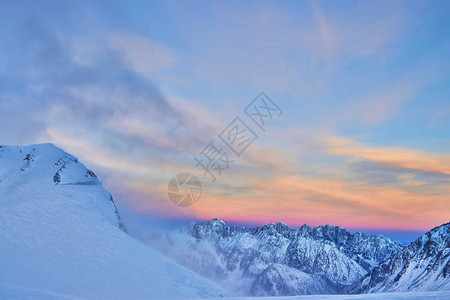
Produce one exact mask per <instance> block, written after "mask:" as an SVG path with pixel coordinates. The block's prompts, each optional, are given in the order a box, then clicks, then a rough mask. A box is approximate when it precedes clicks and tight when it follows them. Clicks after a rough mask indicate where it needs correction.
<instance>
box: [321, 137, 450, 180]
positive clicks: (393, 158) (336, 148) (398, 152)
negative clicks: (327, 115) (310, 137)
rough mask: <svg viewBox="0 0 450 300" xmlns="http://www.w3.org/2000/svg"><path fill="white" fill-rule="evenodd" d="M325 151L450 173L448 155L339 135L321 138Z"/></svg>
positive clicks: (404, 166)
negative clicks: (379, 145)
mask: <svg viewBox="0 0 450 300" xmlns="http://www.w3.org/2000/svg"><path fill="white" fill-rule="evenodd" d="M323 142H324V144H325V145H326V147H327V151H328V152H329V153H330V154H334V155H347V156H354V157H361V158H364V159H367V160H369V161H373V162H379V163H387V164H392V165H396V166H399V167H402V168H408V169H417V170H423V171H427V172H437V173H442V174H450V157H449V156H448V155H438V154H429V153H424V152H421V151H418V150H411V149H402V148H374V147H372V148H371V147H369V146H367V145H364V144H361V143H358V142H355V141H352V140H349V139H345V138H339V137H329V138H326V139H324V140H323Z"/></svg>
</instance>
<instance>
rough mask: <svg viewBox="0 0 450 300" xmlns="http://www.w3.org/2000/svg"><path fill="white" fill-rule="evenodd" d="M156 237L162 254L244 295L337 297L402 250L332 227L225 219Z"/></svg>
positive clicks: (382, 240) (386, 241) (381, 240)
mask: <svg viewBox="0 0 450 300" xmlns="http://www.w3.org/2000/svg"><path fill="white" fill-rule="evenodd" d="M153 239H156V240H157V242H154V243H153V245H154V246H155V247H156V249H157V250H158V251H160V252H161V253H164V254H165V255H167V256H168V257H170V258H171V259H172V260H174V261H176V262H177V263H179V264H181V265H184V266H186V267H188V268H190V269H192V270H194V271H196V272H197V273H199V274H201V275H203V276H205V277H207V278H209V279H211V280H213V281H215V282H216V283H218V284H219V285H221V286H223V287H224V288H225V289H226V290H227V291H228V292H229V293H230V294H232V295H240V296H241V295H251V296H281V295H305V294H335V293H338V292H339V291H341V290H342V289H343V288H344V287H346V286H349V285H351V284H352V283H354V282H357V281H359V280H361V279H362V278H363V277H364V276H365V275H366V273H367V272H368V271H370V270H371V269H372V268H373V267H374V266H376V265H378V264H379V263H380V262H382V261H384V260H385V259H387V258H389V257H391V256H392V255H393V254H395V253H397V252H398V251H400V250H401V249H402V247H401V246H400V245H399V244H397V243H395V242H393V241H391V240H390V239H388V238H385V237H383V236H379V235H378V236H367V235H365V234H362V233H355V234H352V233H350V232H348V231H346V230H345V229H343V228H341V227H337V226H331V225H326V226H319V227H315V228H310V227H308V226H307V225H303V226H302V227H301V228H299V229H292V228H289V226H287V225H286V224H283V223H274V224H269V225H265V226H261V227H257V228H246V227H235V226H228V225H227V224H225V222H223V221H221V220H219V219H213V220H210V221H208V222H206V223H204V224H190V225H189V226H187V227H184V228H182V229H181V230H179V231H177V232H170V233H164V234H161V235H159V236H157V237H153Z"/></svg>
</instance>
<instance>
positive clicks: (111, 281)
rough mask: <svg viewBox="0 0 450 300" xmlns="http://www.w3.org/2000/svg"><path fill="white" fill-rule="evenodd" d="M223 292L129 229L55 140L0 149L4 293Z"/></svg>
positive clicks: (167, 295) (120, 295)
mask: <svg viewBox="0 0 450 300" xmlns="http://www.w3.org/2000/svg"><path fill="white" fill-rule="evenodd" d="M221 295H224V291H223V290H222V289H220V288H219V287H217V286H216V285H214V284H213V283H211V282H210V281H208V280H206V279H204V278H202V277H200V276H198V275H196V274H195V273H194V272H192V271H190V270H188V269H185V268H183V267H180V266H178V265H176V264H174V263H172V262H171V261H169V260H168V259H166V258H165V257H163V256H162V255H160V254H158V253H156V252H154V251H153V250H151V249H150V248H149V247H148V246H146V245H144V244H142V243H140V242H138V241H136V240H135V239H133V238H131V237H130V236H128V235H127V234H126V233H125V232H124V229H123V226H122V224H121V222H120V216H119V214H118V212H117V209H116V207H115V205H114V202H113V200H112V197H111V195H110V194H109V193H108V192H107V191H106V190H105V189H104V188H103V187H102V185H101V183H100V181H99V180H98V179H97V176H96V175H95V174H94V173H93V172H92V171H90V170H88V169H86V168H85V167H84V165H83V164H81V163H80V162H79V161H78V160H77V159H76V158H75V157H73V156H71V155H69V154H67V153H65V152H64V151H62V150H60V149H58V148H57V147H55V146H54V145H52V144H40V145H31V146H24V147H17V146H1V148H0V299H17V298H19V299H78V298H83V299H85V298H89V299H176V298H181V299H190V298H205V297H210V298H212V297H220V296H221Z"/></svg>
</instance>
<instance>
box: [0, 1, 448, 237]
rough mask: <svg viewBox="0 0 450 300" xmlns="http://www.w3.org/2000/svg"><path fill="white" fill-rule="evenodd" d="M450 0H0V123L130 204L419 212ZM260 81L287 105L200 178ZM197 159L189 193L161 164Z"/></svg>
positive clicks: (443, 183) (308, 217)
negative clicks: (194, 196) (198, 185)
mask: <svg viewBox="0 0 450 300" xmlns="http://www.w3.org/2000/svg"><path fill="white" fill-rule="evenodd" d="M449 10H450V4H449V3H448V1H433V2H427V1H395V2H394V1H370V2H369V1H258V2H250V1H249V2H237V1H236V2H234V1H227V2H212V1H194V2H189V3H188V2H182V1H151V2H148V1H134V2H133V3H130V2H129V1H98V2H96V3H90V2H83V1H80V2H60V1H41V2H39V3H37V2H35V1H22V2H20V3H18V2H16V1H6V2H4V3H3V4H2V9H1V11H0V14H2V17H1V18H0V44H1V46H2V47H1V48H0V65H1V66H2V68H0V117H1V118H0V140H1V143H2V144H31V143H40V142H52V143H55V144H56V145H58V146H60V147H62V148H63V149H65V150H67V151H68V152H70V153H72V154H74V155H76V156H77V157H79V158H80V159H81V160H82V161H84V162H85V163H86V164H87V165H88V166H89V167H91V168H92V169H94V170H96V171H97V173H99V175H100V178H101V179H102V181H103V182H104V184H105V186H106V187H107V188H108V189H109V190H111V191H112V192H113V194H115V195H117V196H116V198H118V200H117V201H118V203H119V206H120V208H122V211H124V214H126V215H129V218H144V219H145V218H147V217H152V216H158V218H163V219H164V218H167V219H170V220H175V219H177V220H185V219H194V220H205V219H209V218H213V217H219V218H222V219H225V220H229V221H231V222H235V223H236V222H237V223H239V222H240V223H243V224H244V223H245V224H247V223H250V224H253V225H258V224H263V223H267V222H272V221H274V222H275V221H283V222H285V223H288V224H289V225H292V226H297V225H301V224H303V223H308V224H309V225H311V226H315V225H318V224H326V223H332V224H334V225H340V226H343V227H347V228H353V229H367V230H380V231H381V230H408V229H409V230H419V231H423V230H427V229H430V228H431V227H433V226H435V225H439V224H441V223H443V222H446V221H448V215H449V214H448V213H449V206H448V205H449V203H450V201H449V200H450V198H449V194H450V189H449V183H450V85H449V82H450V65H449V64H450V54H449V53H450V38H449V37H450V24H449V23H450V18H448V11H449ZM261 91H264V92H266V93H267V95H269V97H271V99H272V100H273V101H274V102H276V103H277V104H278V105H279V106H280V107H281V108H282V110H283V112H284V113H283V115H282V117H281V118H279V119H277V120H276V121H274V122H272V123H271V124H270V128H268V130H267V132H265V133H264V132H260V131H258V132H257V133H258V135H259V139H257V141H256V142H255V143H254V144H252V145H251V147H249V148H248V150H246V151H245V153H243V155H242V156H241V157H239V158H237V159H236V163H235V164H234V165H233V166H232V167H230V169H229V170H227V171H226V172H225V173H224V174H223V176H221V178H220V180H218V181H217V182H215V183H214V184H212V183H211V182H209V178H207V177H203V175H202V172H201V170H198V168H197V169H196V168H195V164H194V163H193V161H192V156H193V155H196V154H198V153H199V151H201V150H202V149H203V148H204V147H205V146H206V145H207V144H208V143H209V142H210V141H211V140H213V139H214V138H216V137H217V135H218V134H219V133H220V132H221V131H222V130H223V128H225V127H226V126H227V124H229V122H231V121H232V120H233V119H234V118H235V117H236V116H242V114H243V109H244V108H245V107H246V106H247V104H248V103H250V102H251V101H252V100H253V99H254V98H255V97H256V96H257V95H258V94H259V93H260V92H261ZM185 171H187V172H192V173H195V174H197V175H198V176H199V178H200V179H201V180H202V182H203V184H204V191H203V195H202V198H201V199H200V200H199V202H198V203H197V204H196V205H195V206H193V207H190V208H180V207H177V206H174V205H173V204H172V203H171V202H170V201H169V200H168V199H167V194H166V188H167V182H168V181H169V180H170V178H171V177H172V176H174V175H175V174H177V173H180V172H185Z"/></svg>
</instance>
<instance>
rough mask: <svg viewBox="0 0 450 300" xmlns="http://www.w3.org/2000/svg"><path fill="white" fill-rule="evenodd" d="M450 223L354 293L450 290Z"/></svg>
mask: <svg viewBox="0 0 450 300" xmlns="http://www.w3.org/2000/svg"><path fill="white" fill-rule="evenodd" d="M449 279H450V223H446V224H443V225H441V226H438V227H435V228H433V229H432V230H430V231H429V232H427V233H425V234H424V235H422V236H421V237H419V238H418V239H417V240H416V241H414V242H412V243H411V244H410V245H409V246H408V247H406V248H405V249H403V250H402V251H400V252H398V253H396V254H394V255H393V256H392V257H391V258H390V259H388V260H386V261H384V262H382V263H381V264H380V265H379V266H377V267H376V268H374V269H373V270H372V271H371V272H369V273H368V274H367V275H366V276H365V277H364V278H363V279H362V281H361V282H358V283H357V284H355V285H354V286H353V287H352V289H351V292H352V293H356V294H359V293H373V292H406V291H434V290H450V280H449Z"/></svg>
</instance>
